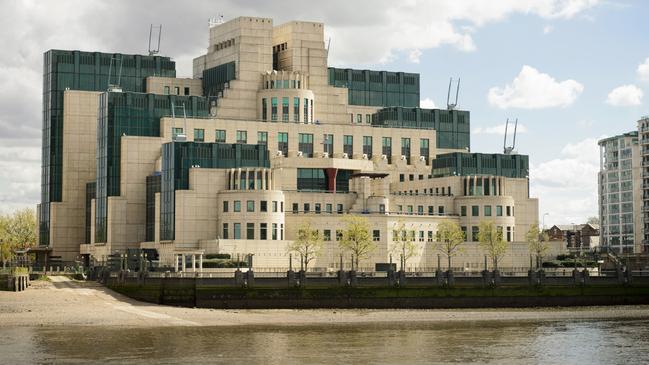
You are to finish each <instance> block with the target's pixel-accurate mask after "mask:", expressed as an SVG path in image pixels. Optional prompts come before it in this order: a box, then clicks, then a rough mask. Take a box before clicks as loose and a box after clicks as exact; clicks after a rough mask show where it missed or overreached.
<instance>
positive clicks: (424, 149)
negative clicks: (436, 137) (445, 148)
mask: <svg viewBox="0 0 649 365" xmlns="http://www.w3.org/2000/svg"><path fill="white" fill-rule="evenodd" d="M428 146H429V140H428V138H421V139H420V140H419V156H423V157H424V158H425V159H426V163H428V158H429V156H430V148H429V147H428Z"/></svg>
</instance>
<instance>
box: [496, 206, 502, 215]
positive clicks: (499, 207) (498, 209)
mask: <svg viewBox="0 0 649 365" xmlns="http://www.w3.org/2000/svg"><path fill="white" fill-rule="evenodd" d="M496 216H497V217H502V216H503V206H502V205H496Z"/></svg>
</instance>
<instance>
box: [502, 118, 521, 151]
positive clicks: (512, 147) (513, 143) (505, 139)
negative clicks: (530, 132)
mask: <svg viewBox="0 0 649 365" xmlns="http://www.w3.org/2000/svg"><path fill="white" fill-rule="evenodd" d="M507 127H509V118H507V121H506V122H505V138H504V140H503V153H504V154H506V155H515V154H516V150H515V148H516V130H517V129H518V118H516V120H514V140H513V142H512V146H511V147H508V146H507Z"/></svg>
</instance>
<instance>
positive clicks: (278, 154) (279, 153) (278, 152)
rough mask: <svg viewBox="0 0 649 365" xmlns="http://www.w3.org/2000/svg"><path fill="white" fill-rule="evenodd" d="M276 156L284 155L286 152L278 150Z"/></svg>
mask: <svg viewBox="0 0 649 365" xmlns="http://www.w3.org/2000/svg"><path fill="white" fill-rule="evenodd" d="M275 156H277V157H282V156H284V154H283V153H282V151H277V152H275Z"/></svg>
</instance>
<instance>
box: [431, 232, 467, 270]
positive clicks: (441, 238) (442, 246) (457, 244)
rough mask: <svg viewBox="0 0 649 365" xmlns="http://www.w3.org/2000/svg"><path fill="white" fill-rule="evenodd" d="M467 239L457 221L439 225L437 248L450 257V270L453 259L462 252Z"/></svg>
mask: <svg viewBox="0 0 649 365" xmlns="http://www.w3.org/2000/svg"><path fill="white" fill-rule="evenodd" d="M465 240H466V237H465V235H464V232H462V229H461V228H460V225H459V224H457V223H456V222H452V221H445V222H442V223H440V224H439V225H438V226H437V250H438V251H440V252H441V253H443V254H444V255H446V257H447V258H448V270H451V259H452V258H453V256H455V255H457V254H458V253H460V252H462V244H463V243H464V241H465Z"/></svg>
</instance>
